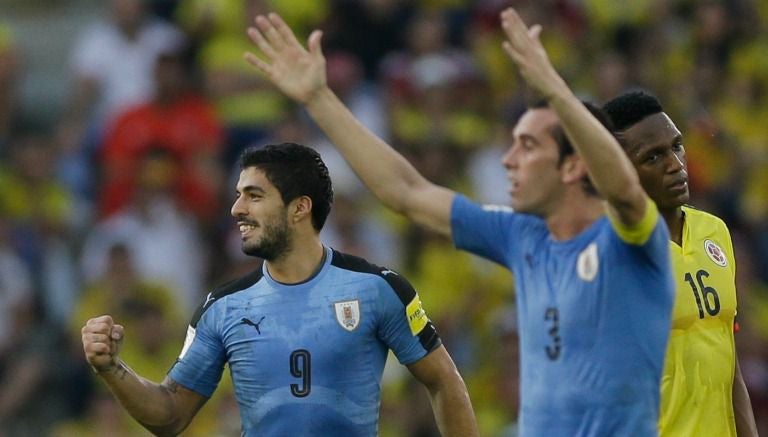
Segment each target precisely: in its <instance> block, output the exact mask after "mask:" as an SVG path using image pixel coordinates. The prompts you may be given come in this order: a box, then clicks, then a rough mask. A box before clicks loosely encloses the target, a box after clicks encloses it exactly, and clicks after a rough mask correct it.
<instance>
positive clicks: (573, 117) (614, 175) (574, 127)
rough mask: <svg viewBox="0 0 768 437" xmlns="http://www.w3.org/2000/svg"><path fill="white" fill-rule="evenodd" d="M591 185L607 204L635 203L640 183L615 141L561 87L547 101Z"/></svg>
mask: <svg viewBox="0 0 768 437" xmlns="http://www.w3.org/2000/svg"><path fill="white" fill-rule="evenodd" d="M549 104H550V105H551V106H552V108H553V109H554V110H555V111H556V112H557V115H558V117H559V118H560V122H561V123H562V126H563V129H564V130H565V132H566V134H567V135H568V138H569V139H570V140H571V143H572V144H573V147H574V149H575V150H577V151H578V152H579V154H580V155H581V158H582V159H583V160H584V162H585V164H586V166H587V171H588V172H589V175H590V179H591V181H592V184H593V185H594V186H595V188H596V189H597V191H598V192H599V193H600V195H601V196H602V197H603V198H604V199H605V200H607V201H608V202H610V203H614V204H615V203H618V204H621V203H628V202H633V201H636V200H637V197H636V194H637V192H638V189H639V187H640V180H639V178H638V176H637V172H636V171H635V169H634V167H633V166H632V163H631V162H630V161H629V158H627V156H626V154H625V153H624V151H623V150H622V149H621V146H620V145H619V143H618V141H617V140H616V139H615V138H614V136H613V135H612V134H611V133H610V132H609V131H608V129H606V128H605V127H604V126H603V125H602V124H601V123H600V122H599V121H598V120H597V119H596V118H595V117H594V116H593V115H592V114H590V112H589V110H587V108H586V107H584V104H583V103H582V102H581V101H579V99H578V98H576V96H575V95H573V93H572V92H571V91H570V89H568V87H567V86H565V85H564V84H563V87H562V88H561V89H558V90H557V91H556V92H555V93H554V94H553V95H552V96H551V97H550V99H549Z"/></svg>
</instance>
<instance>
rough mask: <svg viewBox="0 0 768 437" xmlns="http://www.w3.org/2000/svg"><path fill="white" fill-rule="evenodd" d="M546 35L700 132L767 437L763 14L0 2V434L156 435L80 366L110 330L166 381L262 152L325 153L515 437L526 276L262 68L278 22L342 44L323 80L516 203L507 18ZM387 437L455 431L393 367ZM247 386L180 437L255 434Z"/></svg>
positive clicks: (595, 71) (557, 47) (224, 259)
mask: <svg viewBox="0 0 768 437" xmlns="http://www.w3.org/2000/svg"><path fill="white" fill-rule="evenodd" d="M509 5H514V6H517V7H518V8H519V10H520V12H521V14H522V15H523V17H524V19H525V20H526V21H527V22H528V23H540V24H542V25H543V27H544V33H543V36H542V38H543V41H544V43H545V46H546V48H547V50H548V52H549V54H550V57H551V58H552V61H553V63H554V64H555V66H556V68H557V69H558V70H559V71H560V72H561V73H562V75H563V76H564V77H565V78H566V80H567V81H568V82H569V84H570V85H571V86H572V87H573V88H574V89H575V90H576V91H577V93H578V94H579V95H580V96H581V97H584V98H586V99H590V100H593V101H596V102H598V103H603V102H605V101H606V100H608V99H610V98H612V97H614V96H615V95H617V94H619V93H621V92H622V91H626V90H628V89H632V88H638V87H640V88H644V89H646V90H649V91H651V92H652V93H654V94H656V95H657V96H658V97H659V98H660V100H661V102H662V103H663V104H664V105H665V109H666V110H667V112H668V113H669V114H670V116H671V117H672V119H673V120H675V122H676V123H677V125H678V127H679V128H680V130H681V131H682V132H683V136H684V139H685V146H686V149H687V153H688V158H689V170H690V178H691V189H692V199H691V204H693V205H694V206H697V207H699V208H703V209H706V210H708V211H711V212H713V213H715V214H717V215H719V216H720V217H722V218H723V219H724V220H725V221H726V223H727V224H728V225H729V226H730V229H731V232H732V236H733V240H734V245H735V251H736V258H737V264H738V278H737V282H738V292H739V321H740V325H741V330H740V332H738V334H737V336H736V337H737V349H738V354H739V358H740V361H741V366H742V370H743V373H744V378H745V380H746V383H747V385H748V388H749V391H750V395H751V398H752V402H753V406H754V410H755V415H756V416H757V420H758V422H759V428H760V430H761V432H762V433H763V434H768V171H766V170H768V166H767V163H768V127H766V122H765V120H768V28H767V26H768V1H766V0H730V1H729V0H722V1H715V0H634V1H632V2H616V1H612V0H537V1H502V0H476V1H462V0H419V1H416V0H413V1H407V0H184V1H181V0H177V1H174V0H108V1H99V0H0V437H6V436H48V435H50V436H107V435H108V436H134V435H136V436H141V435H147V433H146V432H144V431H142V430H141V429H140V428H139V427H138V426H137V425H136V424H135V423H134V422H133V421H132V420H130V419H129V418H128V417H127V416H126V415H125V414H124V413H123V412H122V410H121V409H120V408H119V407H118V406H117V404H116V403H115V401H113V400H112V397H111V396H110V395H109V393H108V392H107V391H106V389H105V388H104V387H103V386H102V385H101V384H99V383H98V381H97V380H96V379H95V378H94V376H93V374H92V372H91V371H90V369H89V368H88V367H87V366H86V365H85V361H84V359H83V353H82V346H81V343H80V332H79V330H80V327H81V326H82V325H83V324H84V322H85V321H86V320H87V319H88V318H90V317H93V316H96V315H100V314H104V313H109V314H112V315H113V316H114V317H115V318H116V319H117V320H118V321H119V322H121V323H123V324H124V325H125V326H126V330H127V334H126V335H127V340H126V343H125V345H124V351H123V354H122V356H123V357H124V359H125V360H126V362H128V363H129V364H130V365H131V366H132V367H133V368H134V369H135V370H137V371H138V372H139V373H140V374H142V375H145V376H147V377H148V378H150V379H154V380H156V381H160V380H161V379H162V378H163V377H164V375H165V372H166V371H167V370H168V368H169V367H170V365H171V364H172V363H173V361H174V360H175V358H176V356H177V355H178V353H179V351H180V349H181V345H182V342H183V337H184V334H185V332H186V324H187V323H188V321H189V319H190V318H191V316H192V312H193V310H194V308H195V307H196V306H197V305H198V304H199V303H200V301H201V299H202V298H203V296H204V295H205V294H206V293H207V292H208V291H209V290H210V289H211V287H213V286H215V285H217V284H221V283H223V282H225V281H228V280H230V279H232V278H235V277H237V276H239V275H242V274H244V273H245V272H247V271H250V270H251V269H254V268H258V267H259V263H258V261H257V260H255V259H248V258H247V257H245V256H243V255H242V254H241V252H240V243H239V236H238V234H237V231H236V229H235V227H234V226H233V225H234V222H233V220H232V219H231V217H229V207H230V205H231V202H232V194H233V191H234V190H233V187H234V182H235V180H236V177H237V174H238V171H237V170H236V169H235V166H234V164H235V159H236V157H237V156H238V154H239V152H240V151H241V150H242V149H243V148H244V147H247V146H249V145H263V144H267V143H278V142H283V141H292V142H299V143H303V144H307V145H311V146H314V147H316V148H317V149H318V150H320V151H321V153H322V155H323V157H324V159H325V160H326V162H327V163H328V165H329V167H330V169H331V175H332V178H333V182H334V185H335V190H336V196H337V197H336V202H335V206H334V208H333V211H332V213H331V216H330V219H329V222H328V224H327V225H326V227H325V229H324V230H323V238H324V240H325V241H326V243H327V244H329V245H331V246H333V247H335V248H336V249H339V250H342V251H346V252H350V253H353V254H357V255H360V256H363V257H366V258H368V259H369V260H370V261H372V262H375V263H376V264H380V265H386V266H388V267H391V268H394V269H397V270H399V271H401V272H402V273H404V274H405V275H406V276H407V277H408V278H409V279H410V280H411V281H412V283H413V284H414V285H415V287H416V288H417V290H419V292H420V294H421V296H422V300H423V302H424V305H425V308H426V310H427V312H428V314H429V315H430V317H431V318H432V319H433V320H434V321H435V324H436V325H437V327H438V330H439V331H440V333H441V334H442V337H443V339H444V341H445V344H446V346H447V348H448V350H449V351H450V352H451V354H452V356H453V358H454V360H455V361H456V363H457V365H458V367H459V369H460V370H461V372H462V374H463V376H464V378H465V380H466V382H467V385H468V387H469V390H470V394H471V396H472V399H473V402H474V407H475V410H476V412H477V415H478V420H479V422H480V427H481V432H482V435H484V436H504V437H509V436H514V435H515V422H516V411H517V405H518V400H517V379H516V378H517V345H516V321H515V317H514V307H513V293H514V290H513V289H512V280H511V277H510V275H509V274H508V273H507V272H506V271H505V270H503V269H501V268H500V267H497V266H495V265H492V264H490V263H488V262H486V261H483V260H480V259H478V258H474V257H472V256H470V255H467V254H465V253H462V252H458V251H455V250H453V249H452V248H451V247H452V246H451V244H450V242H448V241H445V240H443V239H441V238H437V237H435V236H434V235H431V234H429V233H426V232H424V231H422V230H420V229H417V228H415V227H413V226H411V225H410V224H409V223H407V222H406V221H405V220H403V219H402V218H400V217H398V216H395V215H393V214H392V213H389V212H387V211H385V210H383V209H382V208H381V207H380V206H378V205H377V203H376V202H375V201H373V200H372V199H371V197H370V196H369V195H368V194H367V192H366V191H365V189H364V188H363V187H362V186H361V184H360V183H359V182H358V180H357V179H356V177H355V176H354V175H353V174H352V173H351V172H350V170H349V168H348V167H346V166H345V164H344V163H343V161H342V160H341V159H340V157H339V156H338V154H336V153H335V152H334V150H333V149H332V147H331V146H330V145H329V144H328V143H327V140H326V139H325V138H324V137H323V136H322V135H320V134H319V133H318V131H317V130H316V128H315V127H314V126H313V125H312V124H311V123H310V122H309V121H308V119H307V117H306V115H305V114H304V113H302V112H301V111H300V110H298V108H297V107H295V106H294V105H292V104H291V103H290V102H288V101H286V100H285V99H284V98H283V97H282V96H281V95H279V93H277V92H276V91H275V90H273V89H272V88H271V87H270V86H269V85H268V84H267V83H266V82H265V81H264V80H262V79H261V78H260V77H259V76H258V74H257V73H256V72H255V71H254V70H252V69H251V68H250V67H249V66H248V65H247V64H246V63H245V62H244V61H243V60H242V53H243V52H244V51H246V50H252V49H253V47H252V46H251V44H250V43H249V41H248V40H247V38H246V37H245V33H244V30H245V28H246V26H248V24H249V23H250V22H251V18H252V17H253V15H254V14H256V13H263V12H266V11H277V12H279V13H281V14H282V15H283V17H284V18H285V19H286V21H288V22H289V24H290V25H291V26H292V27H293V28H294V29H295V30H296V32H297V33H298V34H299V36H300V38H301V39H304V38H306V36H307V35H308V34H309V32H310V31H311V30H312V29H314V28H321V29H323V30H324V31H325V36H324V41H323V42H324V52H325V54H326V56H327V57H328V73H329V82H330V84H331V86H332V87H333V88H334V90H335V91H336V93H338V94H339V96H340V97H341V98H342V100H344V101H345V102H346V103H347V105H349V106H350V108H351V109H352V111H353V112H354V113H355V114H356V115H357V116H358V117H359V118H360V119H361V120H362V121H363V123H364V124H366V125H367V126H368V127H369V128H370V129H372V130H373V131H374V132H376V133H377V134H378V135H380V136H381V137H383V138H385V139H386V140H387V141H389V142H390V143H391V144H393V145H394V146H395V147H396V148H397V149H398V150H399V151H401V152H402V153H403V154H405V155H406V156H407V157H408V159H410V160H411V162H413V163H414V164H415V165H416V166H417V167H418V168H419V169H420V171H422V172H423V173H424V174H425V175H426V176H427V177H428V178H430V179H431V180H433V181H435V182H438V183H440V184H444V185H447V186H449V187H452V188H454V189H457V190H459V191H462V192H464V193H467V194H469V195H470V196H471V197H473V198H475V199H477V200H480V201H483V202H487V203H501V204H505V203H507V194H506V186H507V181H506V179H505V176H504V172H503V169H502V167H501V165H500V157H501V155H502V153H503V152H504V150H505V148H506V147H508V144H509V143H508V136H509V133H510V128H511V126H512V125H513V124H514V123H515V121H516V119H517V117H519V115H520V114H521V113H522V111H523V110H524V107H525V101H526V98H527V97H528V95H527V91H526V90H525V89H524V88H522V87H521V86H520V80H519V78H518V77H517V76H516V73H515V71H514V69H513V67H512V64H511V62H510V61H509V60H508V59H507V58H506V55H504V54H503V51H502V49H501V47H500V44H501V41H502V34H501V32H500V28H499V20H498V13H499V12H500V11H501V10H502V9H503V8H504V7H506V6H509ZM383 393H384V395H383V402H382V413H381V416H382V418H381V434H382V436H384V437H388V436H407V437H427V436H434V435H437V434H436V430H435V426H434V421H433V419H432V415H431V410H430V407H429V403H428V400H427V397H426V395H425V393H424V391H423V389H422V388H421V387H419V386H418V384H414V381H413V379H412V378H411V377H410V376H409V375H408V374H407V372H404V369H403V368H402V367H400V366H398V365H392V366H388V367H387V369H386V372H385V376H384V381H383ZM239 429H240V421H239V417H238V412H237V406H236V403H235V401H234V398H233V396H232V391H231V382H230V381H229V380H228V377H225V378H224V380H223V381H222V385H221V386H220V389H219V390H218V391H217V394H216V395H215V396H214V397H213V398H212V399H211V401H210V402H209V403H208V404H207V405H206V406H205V407H204V408H203V410H202V411H201V413H200V414H199V415H198V417H197V418H196V419H195V421H194V422H193V424H192V426H191V427H190V428H189V430H188V431H186V432H185V433H184V435H187V436H238V435H239Z"/></svg>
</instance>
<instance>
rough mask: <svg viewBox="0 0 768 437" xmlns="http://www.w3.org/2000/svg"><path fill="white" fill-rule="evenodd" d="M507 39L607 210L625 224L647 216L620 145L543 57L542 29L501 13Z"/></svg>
mask: <svg viewBox="0 0 768 437" xmlns="http://www.w3.org/2000/svg"><path fill="white" fill-rule="evenodd" d="M501 23H502V28H503V29H504V32H505V33H506V35H507V41H505V42H504V45H503V47H504V50H505V51H506V52H507V54H509V56H510V57H511V58H512V60H513V61H514V62H515V64H516V65H517V68H518V69H519V71H520V74H521V75H522V76H523V78H524V79H525V81H526V82H527V83H528V85H529V86H531V88H533V89H534V90H536V91H537V92H538V93H540V94H541V95H542V96H543V97H544V98H546V99H547V101H548V102H549V105H550V107H551V108H552V109H554V111H555V112H556V113H557V115H558V117H559V118H560V123H561V125H562V126H563V129H564V130H565V133H566V135H568V138H569V139H570V140H571V143H572V144H573V147H574V148H575V149H576V150H577V151H578V152H579V155H580V156H581V157H582V159H583V160H584V162H585V164H586V167H587V171H588V173H589V176H590V179H591V181H592V184H593V185H594V186H595V188H596V189H597V191H598V192H599V193H600V195H601V196H602V197H603V198H604V199H605V200H606V201H607V202H608V207H609V211H610V212H611V213H612V215H613V216H614V217H616V218H617V219H619V220H620V221H621V222H622V223H624V224H626V225H634V224H637V223H639V222H640V221H641V219H642V218H643V217H644V215H645V210H646V205H647V204H648V196H647V195H646V193H645V191H644V190H643V188H642V186H641V185H640V179H639V178H638V176H637V173H636V171H635V169H634V167H633V166H632V163H631V162H630V160H629V158H627V156H626V154H625V153H624V151H623V150H622V149H621V146H620V145H619V143H618V141H617V140H616V139H615V138H614V137H613V135H612V134H611V133H610V132H609V131H608V129H606V128H605V127H604V126H603V125H602V124H601V123H600V122H599V121H598V120H597V119H596V118H595V117H594V116H592V114H590V113H589V111H588V110H587V109H586V108H585V107H584V105H583V104H582V103H581V101H579V99H578V98H577V97H576V96H575V95H574V94H573V92H572V91H571V90H570V88H568V85H567V84H566V83H565V81H564V80H563V79H562V78H561V77H560V75H558V73H557V71H555V69H554V68H553V67H552V64H551V63H550V61H549V58H548V57H547V53H546V51H545V50H544V48H543V47H542V45H541V42H540V41H539V34H540V33H541V26H539V25H534V26H531V28H530V29H529V28H528V27H527V26H526V25H525V23H524V22H523V20H522V19H521V18H520V16H518V14H517V12H515V10H514V9H512V8H509V9H506V10H505V11H504V12H502V14H501Z"/></svg>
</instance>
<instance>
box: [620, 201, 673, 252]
mask: <svg viewBox="0 0 768 437" xmlns="http://www.w3.org/2000/svg"><path fill="white" fill-rule="evenodd" d="M608 211H609V212H608V219H609V220H610V221H611V226H613V229H614V230H615V231H616V233H617V234H618V235H619V238H621V239H622V240H623V241H624V242H626V243H629V244H634V245H638V246H642V245H644V244H645V243H646V242H647V241H648V239H649V238H650V237H651V234H653V231H654V230H655V229H656V224H657V222H659V221H660V220H659V210H658V208H657V207H656V204H655V203H653V201H652V200H651V199H650V198H646V206H645V215H643V218H642V219H641V220H640V221H639V222H638V223H637V224H635V225H632V226H630V225H626V224H624V223H622V222H621V221H620V220H619V218H618V217H615V216H614V215H613V214H612V213H611V212H610V211H611V210H610V209H609V210H608Z"/></svg>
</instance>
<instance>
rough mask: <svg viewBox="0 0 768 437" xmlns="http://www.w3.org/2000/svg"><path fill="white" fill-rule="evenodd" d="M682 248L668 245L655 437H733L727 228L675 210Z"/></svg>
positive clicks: (732, 306) (732, 298) (732, 288)
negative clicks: (672, 288)
mask: <svg viewBox="0 0 768 437" xmlns="http://www.w3.org/2000/svg"><path fill="white" fill-rule="evenodd" d="M683 212H684V213H685V221H684V224H683V238H682V246H678V245H677V244H676V243H673V242H670V248H671V252H672V253H671V259H672V266H673V272H674V275H675V283H676V296H675V306H674V311H673V314H672V332H671V334H670V338H669V344H668V346H667V355H666V359H665V363H664V374H663V376H662V382H661V417H660V422H659V427H660V428H659V429H660V435H662V436H717V437H727V436H736V423H735V420H734V412H733V400H732V390H733V377H734V368H735V363H736V350H735V345H734V339H733V326H734V318H735V316H736V285H735V275H736V263H735V261H734V256H733V244H732V243H731V236H730V233H729V232H728V228H727V227H726V226H725V223H723V221H722V220H720V219H719V218H717V217H715V216H713V215H711V214H708V213H706V212H703V211H699V210H696V209H693V208H690V207H683Z"/></svg>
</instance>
